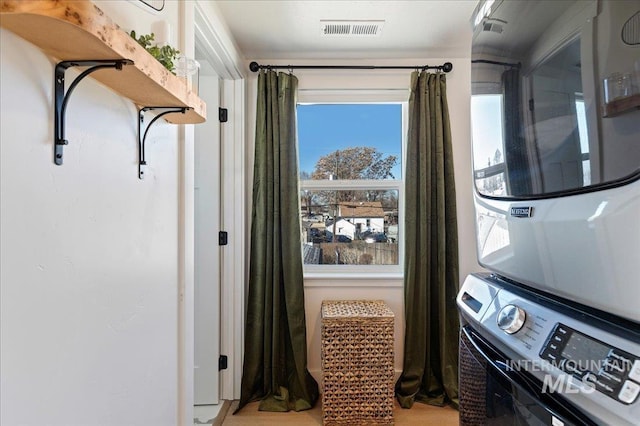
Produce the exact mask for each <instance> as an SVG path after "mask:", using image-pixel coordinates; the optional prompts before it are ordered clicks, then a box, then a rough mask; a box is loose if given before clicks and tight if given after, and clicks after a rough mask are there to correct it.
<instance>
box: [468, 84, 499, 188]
mask: <svg viewBox="0 0 640 426" xmlns="http://www.w3.org/2000/svg"><path fill="white" fill-rule="evenodd" d="M471 113H472V115H473V116H474V118H475V117H477V119H474V120H473V123H472V127H471V131H472V137H473V165H474V169H475V170H474V175H475V181H476V187H477V188H478V191H480V193H482V194H485V195H494V196H500V195H505V185H504V183H505V181H504V171H505V167H504V158H503V155H502V150H503V149H504V145H503V142H502V115H503V114H502V95H474V96H472V97H471Z"/></svg>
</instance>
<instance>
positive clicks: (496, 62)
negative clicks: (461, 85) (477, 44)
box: [471, 59, 522, 68]
mask: <svg viewBox="0 0 640 426" xmlns="http://www.w3.org/2000/svg"><path fill="white" fill-rule="evenodd" d="M471 63H472V64H477V63H480V64H491V65H504V66H506V67H512V68H520V67H521V66H522V64H520V62H518V63H517V64H513V63H509V62H500V61H490V60H488V59H474V60H473V61H471Z"/></svg>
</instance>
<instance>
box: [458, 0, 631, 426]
mask: <svg viewBox="0 0 640 426" xmlns="http://www.w3.org/2000/svg"><path fill="white" fill-rule="evenodd" d="M472 24H473V25H474V37H473V45H472V108H471V109H472V129H473V157H474V167H473V174H474V176H473V178H474V183H475V189H476V190H475V195H474V197H475V214H476V236H477V250H478V260H479V263H480V264H481V265H482V266H483V267H485V268H486V269H487V270H488V271H490V272H487V273H481V274H473V275H470V276H469V277H467V279H466V280H465V282H464V284H463V286H462V287H461V290H460V292H459V294H458V298H457V302H458V307H459V310H460V315H461V324H462V328H461V333H460V422H461V424H463V425H475V424H492V425H520V424H522V425H554V426H562V425H574V424H575V425H581V424H599V425H626V424H629V425H634V424H635V425H638V424H640V400H639V399H640V398H639V394H640V1H638V0H578V1H576V0H556V1H527V2H521V1H509V0H503V1H500V0H495V1H492V0H488V1H483V2H481V3H480V4H479V5H478V7H477V8H476V11H475V13H474V16H473V18H472Z"/></svg>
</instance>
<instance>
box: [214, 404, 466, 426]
mask: <svg viewBox="0 0 640 426" xmlns="http://www.w3.org/2000/svg"><path fill="white" fill-rule="evenodd" d="M258 404H259V403H258V402H254V403H251V404H248V405H247V406H246V407H244V408H243V409H242V411H240V412H239V413H238V414H236V415H235V416H234V415H233V412H234V411H235V409H236V407H237V406H238V401H233V402H232V403H231V407H230V408H229V410H228V411H227V414H226V416H225V418H224V420H223V421H222V425H224V426H272V425H273V426H280V425H296V426H312V425H314V426H315V425H321V424H322V404H321V403H320V401H318V403H317V404H316V406H315V407H314V408H313V409H311V410H307V411H301V412H297V413H296V412H295V411H289V412H288V413H272V412H266V411H258ZM393 415H394V420H395V425H396V426H404V425H416V426H418V425H437V426H458V424H459V420H458V412H457V411H456V410H454V409H453V408H451V407H434V406H432V405H426V404H420V403H418V402H416V403H415V404H413V407H412V408H411V409H409V410H406V409H402V408H400V406H399V405H398V402H397V401H396V402H395V409H394V412H393Z"/></svg>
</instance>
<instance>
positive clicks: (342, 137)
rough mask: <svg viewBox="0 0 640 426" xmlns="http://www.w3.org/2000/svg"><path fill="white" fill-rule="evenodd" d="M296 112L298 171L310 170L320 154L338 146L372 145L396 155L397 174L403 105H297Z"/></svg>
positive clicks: (400, 157)
mask: <svg viewBox="0 0 640 426" xmlns="http://www.w3.org/2000/svg"><path fill="white" fill-rule="evenodd" d="M297 113H298V147H299V148H298V149H299V156H300V171H306V172H309V173H312V172H313V170H314V169H315V165H316V162H317V161H318V159H320V157H322V156H324V155H327V154H330V153H332V152H334V151H336V150H338V149H344V148H348V147H355V146H372V147H375V148H377V149H378V151H380V152H382V153H383V154H384V156H387V155H395V156H396V157H397V158H398V164H397V165H396V166H395V167H394V168H393V169H392V173H393V175H394V176H396V178H400V161H401V160H402V151H401V145H402V105H400V104H314V105H298V112H297Z"/></svg>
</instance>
